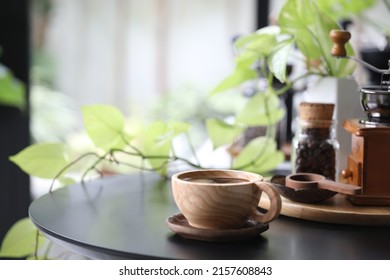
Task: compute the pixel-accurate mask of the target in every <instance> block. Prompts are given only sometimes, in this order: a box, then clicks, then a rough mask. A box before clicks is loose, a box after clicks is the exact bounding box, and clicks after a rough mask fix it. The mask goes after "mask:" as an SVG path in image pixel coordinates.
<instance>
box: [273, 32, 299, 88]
mask: <svg viewBox="0 0 390 280" xmlns="http://www.w3.org/2000/svg"><path fill="white" fill-rule="evenodd" d="M294 42H295V40H294V39H293V38H292V39H288V40H285V41H283V42H281V43H280V44H279V45H278V47H277V48H276V49H275V50H274V51H273V52H272V53H271V55H270V57H269V59H268V66H269V69H270V70H271V71H272V72H273V74H274V75H275V77H276V78H277V79H278V80H279V81H280V82H282V83H284V82H285V81H286V77H287V59H288V57H289V55H290V51H291V49H292V47H293V45H294Z"/></svg>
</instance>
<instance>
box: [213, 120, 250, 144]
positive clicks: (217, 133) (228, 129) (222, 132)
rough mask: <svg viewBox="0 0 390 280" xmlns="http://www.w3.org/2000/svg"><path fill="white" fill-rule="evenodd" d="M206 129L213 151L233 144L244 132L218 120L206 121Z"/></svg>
mask: <svg viewBox="0 0 390 280" xmlns="http://www.w3.org/2000/svg"><path fill="white" fill-rule="evenodd" d="M206 127H207V132H208V135H209V137H210V139H211V141H212V143H213V148H214V149H216V148H218V147H220V146H223V145H226V144H231V143H233V141H234V140H235V139H236V138H237V136H239V135H240V134H241V133H242V132H243V130H244V128H242V127H238V126H235V125H231V124H228V123H226V122H225V121H223V120H218V119H208V120H206Z"/></svg>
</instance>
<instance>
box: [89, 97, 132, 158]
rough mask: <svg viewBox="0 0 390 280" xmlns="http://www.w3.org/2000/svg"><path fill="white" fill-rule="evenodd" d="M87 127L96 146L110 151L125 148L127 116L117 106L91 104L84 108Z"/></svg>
mask: <svg viewBox="0 0 390 280" xmlns="http://www.w3.org/2000/svg"><path fill="white" fill-rule="evenodd" d="M82 112H83V118H84V125H85V129H86V131H87V133H88V135H89V137H90V138H91V140H92V142H93V143H94V144H95V146H96V147H98V148H101V149H103V150H104V151H109V150H110V149H112V148H118V149H120V148H123V147H124V146H125V145H126V142H125V141H124V137H125V136H126V134H125V117H124V116H123V114H122V113H121V112H120V111H119V110H118V109H117V108H115V107H112V106H109V105H91V106H84V107H83V108H82Z"/></svg>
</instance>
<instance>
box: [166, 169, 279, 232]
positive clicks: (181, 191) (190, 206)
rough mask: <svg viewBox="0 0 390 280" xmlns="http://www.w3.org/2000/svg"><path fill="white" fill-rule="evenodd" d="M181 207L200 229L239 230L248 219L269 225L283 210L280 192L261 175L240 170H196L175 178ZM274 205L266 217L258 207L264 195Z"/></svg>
mask: <svg viewBox="0 0 390 280" xmlns="http://www.w3.org/2000/svg"><path fill="white" fill-rule="evenodd" d="M172 192H173V197H174V200H175V202H176V205H177V207H178V208H179V209H180V211H181V212H182V214H183V215H184V216H185V217H186V219H187V220H188V223H189V224H190V225H191V226H193V227H196V228H203V229H238V228H241V227H242V226H243V225H244V224H245V222H246V221H247V220H248V218H253V219H254V220H256V221H258V222H261V223H269V222H271V221H272V220H274V219H275V218H277V217H278V215H279V213H280V210H281V198H280V195H279V192H278V191H277V190H276V189H275V188H274V187H273V186H272V184H270V183H267V182H264V181H263V177H262V176H261V175H259V174H255V173H252V172H246V171H238V170H222V169H207V170H192V171H185V172H181V173H178V174H175V175H173V176H172ZM263 192H264V193H265V194H266V195H267V196H268V198H269V201H270V207H269V210H268V211H267V212H266V213H262V212H260V211H259V210H258V208H257V206H258V205H259V201H260V199H261V195H262V193H263Z"/></svg>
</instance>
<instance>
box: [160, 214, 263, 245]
mask: <svg viewBox="0 0 390 280" xmlns="http://www.w3.org/2000/svg"><path fill="white" fill-rule="evenodd" d="M166 223H167V225H168V227H169V228H170V229H171V230H172V231H173V232H175V233H177V234H179V235H180V236H182V237H183V238H186V239H195V240H202V241H212V242H226V241H244V240H249V239H252V238H254V237H256V236H259V234H260V233H262V232H264V231H266V230H267V229H268V228H269V225H268V223H265V224H263V223H259V222H257V221H255V220H253V219H248V220H247V221H246V222H245V225H244V226H243V227H242V228H240V229H227V230H214V229H213V230H211V229H201V228H195V227H193V226H191V225H190V224H189V223H188V221H187V219H186V218H185V217H184V215H183V214H177V215H173V216H171V217H169V218H167V219H166Z"/></svg>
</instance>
